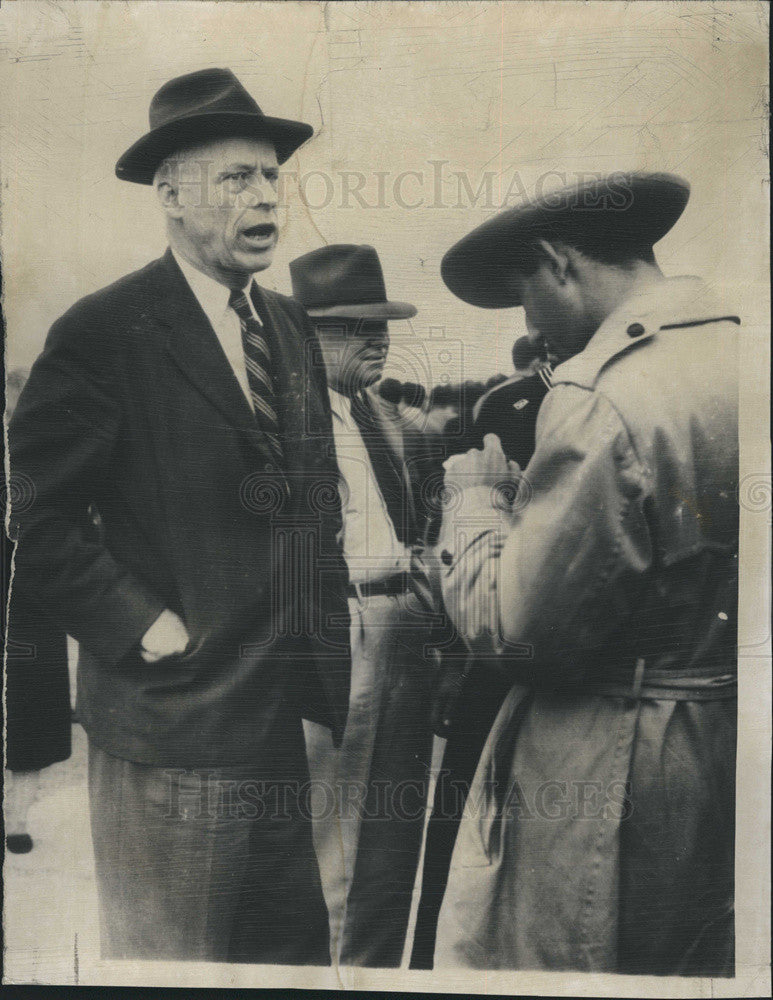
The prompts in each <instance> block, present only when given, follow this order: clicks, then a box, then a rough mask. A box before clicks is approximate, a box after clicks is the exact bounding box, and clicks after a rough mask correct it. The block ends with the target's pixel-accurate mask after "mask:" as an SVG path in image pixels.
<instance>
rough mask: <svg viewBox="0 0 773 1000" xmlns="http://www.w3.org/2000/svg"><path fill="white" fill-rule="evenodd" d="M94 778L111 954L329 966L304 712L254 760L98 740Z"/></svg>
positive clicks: (104, 922)
mask: <svg viewBox="0 0 773 1000" xmlns="http://www.w3.org/2000/svg"><path fill="white" fill-rule="evenodd" d="M88 784H89V800H90V810H91V831H92V839H93V844H94V856H95V867H96V875H97V889H98V896H99V908H100V937H101V950H102V957H103V958H118V959H122V958H139V959H146V960H147V959H166V960H183V959H184V960H188V961H216V962H225V961H228V962H255V963H272V964H282V965H327V964H329V955H330V952H329V930H328V914H327V908H326V906H325V901H324V897H323V894H322V886H321V883H320V877H319V869H318V867H317V861H316V857H315V855H314V847H313V843H312V836H311V821H310V814H309V811H308V805H307V803H306V799H307V797H308V788H309V784H308V770H307V767H306V760H305V748H304V745H303V732H302V727H301V722H300V718H296V720H295V724H294V726H291V725H290V724H289V723H287V722H285V724H284V726H283V733H282V738H281V741H280V746H278V747H276V749H275V750H274V751H272V750H271V748H267V752H266V755H265V757H264V759H262V760H261V761H259V762H256V763H255V765H254V766H250V767H219V768H206V769H183V768H173V767H169V768H159V767H151V766H148V765H145V764H137V763H134V762H133V761H128V760H121V759H118V758H117V757H113V756H111V755H110V754H108V753H106V752H105V751H104V750H102V749H101V748H100V747H98V746H96V745H95V744H94V743H91V742H90V744H89V779H88Z"/></svg>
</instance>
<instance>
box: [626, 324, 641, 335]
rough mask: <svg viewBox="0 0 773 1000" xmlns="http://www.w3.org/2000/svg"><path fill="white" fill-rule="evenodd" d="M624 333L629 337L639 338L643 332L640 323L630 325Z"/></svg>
mask: <svg viewBox="0 0 773 1000" xmlns="http://www.w3.org/2000/svg"><path fill="white" fill-rule="evenodd" d="M625 332H626V333H627V334H628V336H629V337H641V335H642V334H643V333H644V332H645V330H644V327H643V326H642V325H641V323H631V325H630V326H629V327H628V329H627V330H626V331H625Z"/></svg>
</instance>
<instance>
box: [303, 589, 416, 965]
mask: <svg viewBox="0 0 773 1000" xmlns="http://www.w3.org/2000/svg"><path fill="white" fill-rule="evenodd" d="M349 603H350V613H351V622H352V624H351V648H352V688H351V697H350V704H349V716H348V721H347V726H346V731H345V733H344V739H343V744H342V746H341V747H340V749H338V750H336V749H335V748H334V747H333V744H332V741H331V739H330V736H329V734H328V732H327V730H325V729H323V728H322V727H320V726H317V725H314V724H312V723H306V740H307V752H308V757H309V769H310V773H311V777H312V784H313V785H315V786H317V787H318V788H319V789H320V792H321V791H322V789H325V790H328V789H330V790H332V791H331V792H330V793H329V794H325V795H324V796H323V794H322V793H321V794H320V796H319V801H320V808H319V811H318V814H317V815H315V817H314V840H315V845H316V848H317V854H318V857H319V859H320V869H321V873H322V883H323V888H324V891H325V896H326V899H327V902H328V907H329V909H330V916H331V948H332V953H333V957H334V960H335V961H340V962H341V963H342V964H345V965H358V966H370V967H377V968H395V967H397V966H399V965H400V961H401V958H402V953H403V947H404V944H405V937H406V932H407V928H408V922H409V917H410V910H411V901H412V896H413V886H414V881H415V878H416V870H417V866H418V859H419V852H420V849H421V839H422V833H423V824H424V817H425V810H426V802H427V789H428V781H429V767H430V763H431V758H432V731H431V729H430V725H429V696H430V684H431V659H430V654H429V652H428V648H427V641H428V636H429V629H428V626H427V624H426V621H424V620H423V614H422V612H421V608H420V605H419V602H418V601H417V600H416V599H415V598H414V597H413V595H396V596H386V595H382V596H376V597H369V598H367V599H366V601H365V602H364V603H363V602H360V601H358V600H356V599H351V600H350V602H349ZM323 797H324V798H325V799H326V806H327V807H324V806H323V805H322V800H323Z"/></svg>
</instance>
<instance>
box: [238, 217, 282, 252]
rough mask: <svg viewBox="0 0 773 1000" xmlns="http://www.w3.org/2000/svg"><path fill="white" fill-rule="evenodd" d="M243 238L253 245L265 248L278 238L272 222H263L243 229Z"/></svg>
mask: <svg viewBox="0 0 773 1000" xmlns="http://www.w3.org/2000/svg"><path fill="white" fill-rule="evenodd" d="M241 236H242V237H243V238H244V239H245V240H246V241H247V242H248V243H251V244H255V245H260V246H264V245H266V244H267V243H271V242H273V240H274V238H275V237H276V226H275V225H274V224H273V223H271V222H261V223H259V224H258V225H257V226H250V227H249V229H242V231H241Z"/></svg>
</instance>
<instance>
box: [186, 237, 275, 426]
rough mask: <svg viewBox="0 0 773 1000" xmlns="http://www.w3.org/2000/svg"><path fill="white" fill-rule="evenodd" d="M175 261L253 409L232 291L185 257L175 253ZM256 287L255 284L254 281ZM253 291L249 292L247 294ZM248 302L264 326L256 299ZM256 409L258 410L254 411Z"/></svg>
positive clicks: (249, 299) (240, 330) (248, 297)
mask: <svg viewBox="0 0 773 1000" xmlns="http://www.w3.org/2000/svg"><path fill="white" fill-rule="evenodd" d="M172 254H173V255H174V259H175V260H176V261H177V263H178V264H179V265H180V270H181V271H182V273H183V274H184V276H185V280H186V281H187V282H188V284H189V285H190V287H191V291H192V292H193V294H194V295H195V296H196V299H197V300H198V303H199V305H200V306H201V308H202V309H203V310H204V313H205V315H206V317H207V319H208V320H209V322H210V323H211V324H212V328H213V330H214V331H215V333H216V334H217V339H218V340H219V341H220V346H221V347H222V348H223V352H224V354H225V356H226V358H227V359H228V363H229V365H230V366H231V368H232V369H233V373H234V375H235V376H236V380H237V382H238V383H239V385H240V386H241V389H242V392H243V393H244V395H245V397H246V399H247V402H248V403H249V404H250V406H251V407H252V405H253V404H252V393H251V392H250V383H249V381H248V379H247V366H246V365H245V363H244V345H243V343H242V327H241V322H240V320H239V317H238V316H237V315H236V312H235V310H233V309H232V308H231V307H230V306H229V305H228V300H229V298H230V297H231V289H230V288H226V286H225V285H221V284H220V282H219V281H215V279H214V278H210V276H209V275H208V274H204V272H203V271H199V270H198V268H196V267H194V266H193V264H190V263H189V262H188V261H187V260H185V258H184V257H182V256H180V254H178V253H176V252H175V251H174V250H172ZM250 285H252V281H250ZM247 291H249V289H246V290H245V293H246V292H247ZM246 299H247V301H248V302H249V304H250V309H251V310H252V314H253V316H254V317H255V319H256V320H257V321H258V323H260V317H259V316H258V315H257V314H256V312H255V306H254V305H253V303H252V298H251V297H250V295H249V294H246ZM253 409H254V407H253Z"/></svg>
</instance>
